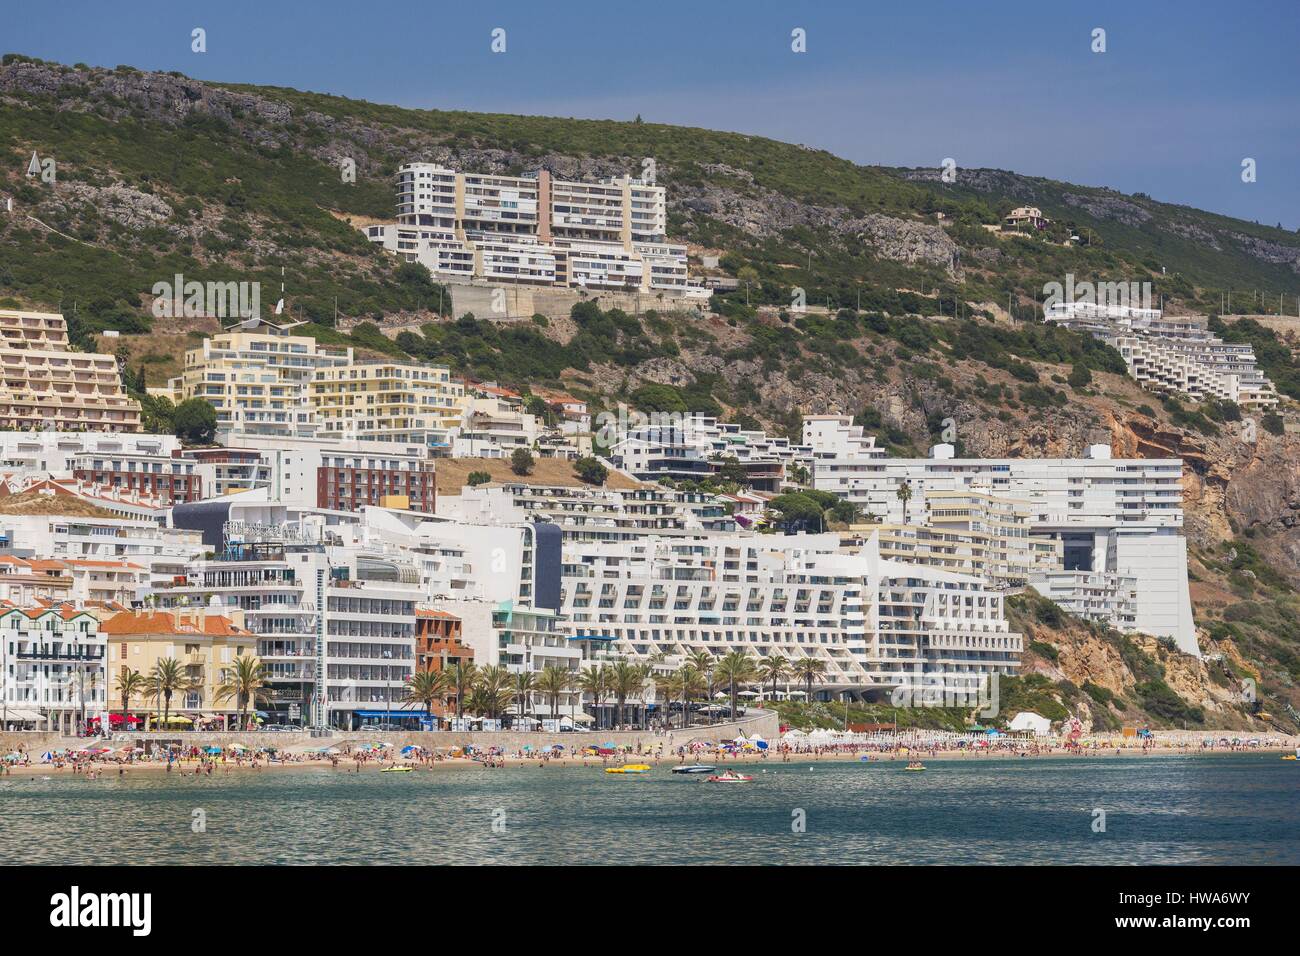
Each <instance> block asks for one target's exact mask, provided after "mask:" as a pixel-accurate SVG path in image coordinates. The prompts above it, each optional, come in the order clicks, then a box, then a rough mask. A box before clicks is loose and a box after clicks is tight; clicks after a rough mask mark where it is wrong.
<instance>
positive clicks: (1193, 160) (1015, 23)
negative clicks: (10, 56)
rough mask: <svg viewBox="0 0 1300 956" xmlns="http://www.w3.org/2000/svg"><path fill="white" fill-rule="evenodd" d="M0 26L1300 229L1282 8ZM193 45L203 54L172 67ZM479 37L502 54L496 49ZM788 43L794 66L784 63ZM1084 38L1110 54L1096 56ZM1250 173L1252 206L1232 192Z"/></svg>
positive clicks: (215, 10) (252, 75)
mask: <svg viewBox="0 0 1300 956" xmlns="http://www.w3.org/2000/svg"><path fill="white" fill-rule="evenodd" d="M0 2H2V3H3V7H2V8H0V9H3V11H4V13H3V19H2V20H0V49H2V50H4V51H6V52H10V51H12V52H20V53H26V54H28V55H32V56H39V57H43V58H46V59H52V60H59V61H62V62H67V63H76V62H84V63H91V64H95V65H102V66H110V67H111V66H116V65H118V64H129V65H131V66H135V67H139V68H141V69H158V70H179V71H181V72H184V73H187V74H189V75H192V76H196V77H199V78H203V79H212V80H225V81H232V82H247V83H265V84H273V85H277V86H292V87H297V88H300V89H309V90H316V91H322V92H331V93H338V94H342V95H345V96H352V97H358V98H362V99H368V100H373V101H377V102H384V103H395V104H398V105H401V106H411V107H427V108H440V109H467V110H488V111H493V112H508V113H528V114H545V115H558V116H576V117H598V118H612V119H631V118H632V117H634V116H636V115H637V114H638V113H639V114H640V115H641V116H642V117H643V118H645V119H646V120H647V121H655V122H664V123H676V124H681V125H687V126H702V127H708V128H712V129H725V130H736V131H740V132H746V133H755V134H760V135H765V136H771V137H774V138H777V139H782V140H787V141H791V142H798V143H806V144H809V145H812V146H818V147H822V148H825V149H828V150H831V151H832V152H834V153H837V154H839V155H841V156H844V157H847V158H849V159H852V160H854V161H856V162H862V163H880V164H885V165H906V166H937V165H939V164H940V162H941V161H942V160H943V159H944V158H945V157H949V156H951V157H953V158H954V159H955V160H956V161H957V163H958V166H959V167H960V166H968V167H974V166H993V167H999V168H1003V169H1014V170H1016V171H1018V172H1024V173H1031V174H1035V175H1043V176H1050V177H1052V178H1056V179H1064V180H1068V181H1071V182H1077V183H1085V184H1089V185H1106V186H1113V187H1115V188H1117V189H1121V190H1123V191H1125V192H1134V191H1141V192H1146V193H1149V194H1150V195H1152V196H1153V197H1155V198H1157V199H1162V200H1165V201H1169V202H1179V203H1186V204H1188V205H1193V206H1198V207H1201V208H1205V209H1210V210H1213V211H1216V212H1223V213H1227V214H1230V215H1235V216H1240V217H1242V218H1245V219H1251V220H1259V221H1260V222H1265V223H1268V224H1275V223H1277V222H1281V223H1283V224H1284V225H1285V226H1287V227H1288V228H1290V229H1295V228H1297V227H1300V56H1298V55H1297V50H1298V49H1300V2H1296V0H1234V2H1231V3H1228V2H1222V3H1219V2H1210V0H1183V2H1181V3H1178V2H1166V0H1142V2H1131V0H1130V2H1114V3H1112V2H1105V0H1094V2H1089V3H1063V2H1061V3H1058V2H1043V0H1033V2H1028V0H1026V2H1021V0H1005V2H999V0H981V2H956V0H951V2H950V0H928V2H924V3H910V4H899V3H897V2H889V3H877V2H875V0H858V2H825V3H817V4H799V3H792V2H789V0H787V2H784V3H777V2H767V0H747V2H730V0H725V2H724V0H715V2H712V3H710V2H702V0H694V2H678V0H658V2H655V3H631V2H619V0H614V2H610V3H603V4H582V5H575V4H568V3H560V2H551V3H546V2H537V0H534V2H530V3H516V2H492V3H477V4H464V3H447V2H435V0H406V2H401V3H398V2H390V0H366V2H357V0H316V2H297V0H283V2H277V0H259V2H250V0H211V2H192V0H120V2H116V3H105V2H104V0H57V2H53V0H51V2H46V3H40V4H31V3H21V4H20V3H18V2H16V0H0ZM570 11H572V12H570ZM583 11H598V16H597V18H596V19H595V20H594V21H593V20H591V19H589V18H588V17H587V16H585V15H584V13H583ZM194 27H203V28H204V29H205V30H206V31H207V43H208V51H207V52H206V53H203V54H196V53H194V52H192V51H191V49H190V31H191V30H192V29H193V28H194ZM496 27H500V28H503V29H504V30H505V31H506V51H505V53H501V54H494V53H493V52H492V51H491V49H490V43H491V31H492V30H493V29H494V28H496ZM795 27H800V28H803V29H804V30H806V31H807V38H808V40H807V46H808V50H807V52H806V53H803V54H796V53H793V52H792V51H791V49H790V32H791V30H792V29H794V28H795ZM1096 27H1101V28H1103V29H1105V30H1106V46H1107V49H1106V52H1105V53H1100V54H1098V53H1093V52H1092V51H1091V49H1090V46H1091V34H1092V31H1093V29H1094V28H1096ZM1246 157H1250V158H1253V159H1255V160H1256V163H1257V171H1258V178H1257V181H1256V182H1254V183H1243V182H1242V181H1241V162H1242V160H1243V158H1246Z"/></svg>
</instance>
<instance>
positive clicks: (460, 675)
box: [451, 657, 478, 720]
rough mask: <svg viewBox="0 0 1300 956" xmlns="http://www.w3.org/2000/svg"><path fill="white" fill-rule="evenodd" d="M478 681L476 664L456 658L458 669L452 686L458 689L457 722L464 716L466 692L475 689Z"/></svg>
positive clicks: (454, 672) (453, 672) (453, 674)
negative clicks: (475, 683)
mask: <svg viewBox="0 0 1300 956" xmlns="http://www.w3.org/2000/svg"><path fill="white" fill-rule="evenodd" d="M477 679H478V668H477V667H475V666H474V662H473V661H467V660H465V659H464V658H463V657H458V658H456V669H455V670H454V671H452V678H451V686H452V687H454V688H455V689H456V719H457V720H459V719H460V718H461V717H462V716H464V713H465V711H464V703H465V695H466V692H467V691H469V690H472V689H473V688H474V682H475V680H477Z"/></svg>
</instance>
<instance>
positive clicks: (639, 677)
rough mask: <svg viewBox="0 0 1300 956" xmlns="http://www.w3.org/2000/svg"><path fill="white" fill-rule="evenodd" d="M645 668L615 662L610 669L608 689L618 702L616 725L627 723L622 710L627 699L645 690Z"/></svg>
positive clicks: (628, 663) (629, 663) (626, 662)
mask: <svg viewBox="0 0 1300 956" xmlns="http://www.w3.org/2000/svg"><path fill="white" fill-rule="evenodd" d="M645 677H646V671H645V668H644V667H642V666H641V665H640V664H633V663H631V662H629V661H617V662H615V664H614V666H613V667H611V668H610V674H609V678H610V680H609V688H610V690H611V691H613V692H614V697H615V698H616V699H617V700H618V725H619V726H620V727H621V726H624V725H625V724H626V723H627V719H626V714H625V713H624V708H625V705H626V703H627V699H628V698H629V697H634V696H636V695H637V694H639V693H641V691H642V690H644V689H645Z"/></svg>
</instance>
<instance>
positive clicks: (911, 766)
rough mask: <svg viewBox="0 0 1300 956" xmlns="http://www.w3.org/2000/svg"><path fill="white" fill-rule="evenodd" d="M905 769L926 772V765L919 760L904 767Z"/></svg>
mask: <svg viewBox="0 0 1300 956" xmlns="http://www.w3.org/2000/svg"><path fill="white" fill-rule="evenodd" d="M903 769H904V770H924V769H925V764H923V763H921V761H919V760H913V761H912V762H911V763H909V764H908V765H907V766H906V767H904V768H903Z"/></svg>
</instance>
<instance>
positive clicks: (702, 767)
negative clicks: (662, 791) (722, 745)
mask: <svg viewBox="0 0 1300 956" xmlns="http://www.w3.org/2000/svg"><path fill="white" fill-rule="evenodd" d="M717 772H718V768H717V767H711V766H709V765H708V764H706V763H687V764H682V765H681V766H680V767H673V773H717Z"/></svg>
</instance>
